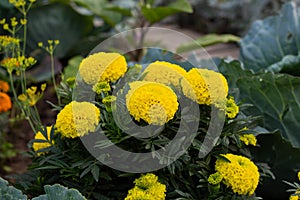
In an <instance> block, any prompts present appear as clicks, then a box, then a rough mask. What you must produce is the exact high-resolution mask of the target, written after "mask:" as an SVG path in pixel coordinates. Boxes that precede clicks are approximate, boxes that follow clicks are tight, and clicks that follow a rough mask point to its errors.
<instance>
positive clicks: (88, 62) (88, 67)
mask: <svg viewBox="0 0 300 200" xmlns="http://www.w3.org/2000/svg"><path fill="white" fill-rule="evenodd" d="M126 71H127V62H126V60H125V58H124V56H122V55H120V54H118V53H105V52H99V53H95V54H92V55H90V56H88V57H87V58H85V59H83V60H82V61H81V63H80V65H79V73H80V75H81V77H82V79H83V80H84V82H86V83H87V84H89V85H95V84H96V83H98V82H103V81H104V82H114V81H117V80H118V79H119V78H121V77H122V76H123V75H124V74H125V72H126Z"/></svg>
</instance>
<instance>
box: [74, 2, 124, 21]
mask: <svg viewBox="0 0 300 200" xmlns="http://www.w3.org/2000/svg"><path fill="white" fill-rule="evenodd" d="M72 1H73V2H75V3H77V4H78V5H80V6H83V7H85V8H87V9H88V10H89V11H91V12H92V13H93V14H95V15H98V16H100V17H101V18H102V19H103V20H104V21H105V22H106V23H108V24H109V25H111V26H115V25H116V24H117V23H119V22H120V20H121V18H122V15H121V14H120V13H118V12H113V11H110V10H109V9H110V8H112V4H111V3H110V2H108V1H107V0H97V1H95V0H72ZM119 11H120V10H119ZM123 11H124V10H123Z"/></svg>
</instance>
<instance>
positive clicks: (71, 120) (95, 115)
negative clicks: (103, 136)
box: [55, 101, 100, 138]
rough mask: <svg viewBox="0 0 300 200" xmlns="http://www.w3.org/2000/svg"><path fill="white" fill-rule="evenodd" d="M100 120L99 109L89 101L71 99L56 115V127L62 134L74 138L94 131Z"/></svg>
mask: <svg viewBox="0 0 300 200" xmlns="http://www.w3.org/2000/svg"><path fill="white" fill-rule="evenodd" d="M99 120H100V109H99V108H97V107H96V106H95V105H94V104H92V103H89V102H77V101H72V102H71V103H69V104H68V105H66V106H65V107H64V108H63V109H62V110H61V111H60V112H59V113H58V115H57V118H56V125H55V127H56V129H57V132H59V133H61V134H62V136H64V137H67V138H76V137H81V136H84V135H87V134H88V133H89V132H93V131H95V129H96V127H97V125H98V123H99Z"/></svg>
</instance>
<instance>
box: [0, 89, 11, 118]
mask: <svg viewBox="0 0 300 200" xmlns="http://www.w3.org/2000/svg"><path fill="white" fill-rule="evenodd" d="M11 107H12V103H11V99H10V97H9V96H8V94H6V93H4V92H0V113H2V112H6V111H8V110H9V109H11Z"/></svg>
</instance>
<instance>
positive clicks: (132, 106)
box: [126, 81, 178, 125]
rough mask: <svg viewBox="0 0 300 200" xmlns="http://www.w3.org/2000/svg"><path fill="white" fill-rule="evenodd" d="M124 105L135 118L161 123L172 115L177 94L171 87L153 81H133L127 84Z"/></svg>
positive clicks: (175, 105) (174, 111) (175, 108)
mask: <svg viewBox="0 0 300 200" xmlns="http://www.w3.org/2000/svg"><path fill="white" fill-rule="evenodd" d="M129 86H130V90H129V91H128V93H127V95H126V105H127V108H128V111H129V113H130V114H131V115H132V116H133V117H134V118H135V119H136V120H137V121H140V119H143V120H144V121H146V122H147V123H149V124H155V125H163V124H164V123H166V122H168V121H169V120H170V119H172V118H173V117H174V114H175V113H176V111H177V109H178V102H177V96H176V94H175V93H174V92H173V90H171V88H169V87H167V86H165V85H163V84H160V83H155V82H148V81H135V82H132V83H130V84H129Z"/></svg>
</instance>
